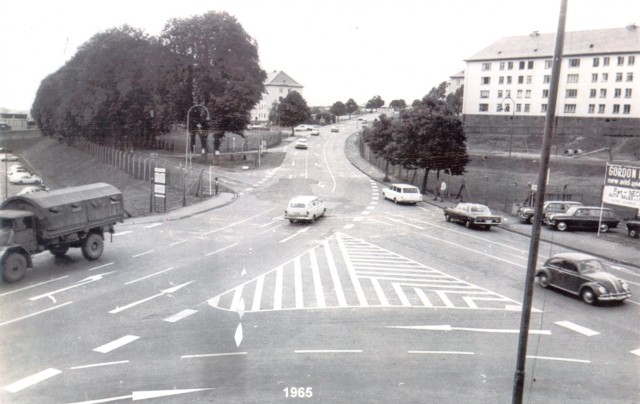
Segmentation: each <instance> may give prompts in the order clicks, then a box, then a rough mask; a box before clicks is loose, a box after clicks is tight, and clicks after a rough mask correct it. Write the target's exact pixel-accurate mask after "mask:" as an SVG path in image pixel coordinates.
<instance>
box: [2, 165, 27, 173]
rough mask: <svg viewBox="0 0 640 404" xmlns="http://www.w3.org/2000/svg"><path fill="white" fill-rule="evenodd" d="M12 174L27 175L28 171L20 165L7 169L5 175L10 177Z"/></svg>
mask: <svg viewBox="0 0 640 404" xmlns="http://www.w3.org/2000/svg"><path fill="white" fill-rule="evenodd" d="M13 173H27V174H28V173H29V171H28V170H27V169H26V168H24V167H22V166H21V165H14V166H11V167H9V169H8V170H7V174H8V175H11V174H13Z"/></svg>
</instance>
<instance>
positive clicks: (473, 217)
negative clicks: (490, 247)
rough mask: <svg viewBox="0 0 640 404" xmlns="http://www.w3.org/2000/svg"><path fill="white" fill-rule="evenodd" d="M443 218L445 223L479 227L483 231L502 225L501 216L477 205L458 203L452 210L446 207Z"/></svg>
mask: <svg viewBox="0 0 640 404" xmlns="http://www.w3.org/2000/svg"><path fill="white" fill-rule="evenodd" d="M444 218H445V220H446V221H447V222H452V221H453V222H458V223H463V224H464V225H465V226H466V227H467V228H471V227H474V226H479V227H482V228H483V229H485V230H489V229H491V226H497V225H499V224H500V223H502V217H501V216H499V215H494V214H493V213H491V210H490V209H489V208H488V207H487V206H485V205H481V204H479V203H466V202H460V203H458V204H457V205H456V206H454V207H453V208H451V207H446V208H444Z"/></svg>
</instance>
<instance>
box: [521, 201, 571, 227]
mask: <svg viewBox="0 0 640 404" xmlns="http://www.w3.org/2000/svg"><path fill="white" fill-rule="evenodd" d="M573 206H582V203H581V202H576V201H546V202H545V203H544V204H543V205H542V218H543V220H544V218H545V217H546V216H548V215H549V214H552V213H565V212H566V211H567V210H569V208H570V207H573ZM533 211H534V209H533V208H532V207H529V206H523V207H521V208H520V209H518V217H519V218H520V221H521V222H522V223H528V224H531V223H533Z"/></svg>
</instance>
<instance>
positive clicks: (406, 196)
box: [382, 184, 422, 205]
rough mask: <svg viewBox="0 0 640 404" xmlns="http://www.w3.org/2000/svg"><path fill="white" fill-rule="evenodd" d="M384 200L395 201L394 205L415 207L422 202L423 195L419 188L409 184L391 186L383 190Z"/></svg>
mask: <svg viewBox="0 0 640 404" xmlns="http://www.w3.org/2000/svg"><path fill="white" fill-rule="evenodd" d="M382 196H383V197H384V199H388V200H390V201H393V202H394V203H410V204H413V205H415V204H416V203H418V202H422V195H421V194H420V190H419V189H418V187H414V186H413V185H408V184H391V185H389V187H388V188H385V189H383V190H382Z"/></svg>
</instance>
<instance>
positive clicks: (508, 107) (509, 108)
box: [504, 104, 511, 112]
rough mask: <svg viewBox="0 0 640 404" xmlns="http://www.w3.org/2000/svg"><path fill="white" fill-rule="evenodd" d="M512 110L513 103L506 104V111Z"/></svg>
mask: <svg viewBox="0 0 640 404" xmlns="http://www.w3.org/2000/svg"><path fill="white" fill-rule="evenodd" d="M510 110H511V104H504V112H509V111H510Z"/></svg>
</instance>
